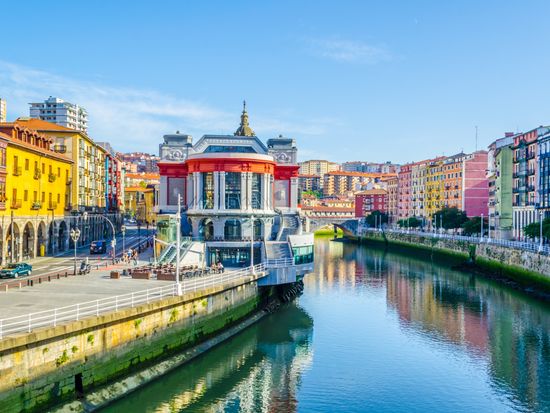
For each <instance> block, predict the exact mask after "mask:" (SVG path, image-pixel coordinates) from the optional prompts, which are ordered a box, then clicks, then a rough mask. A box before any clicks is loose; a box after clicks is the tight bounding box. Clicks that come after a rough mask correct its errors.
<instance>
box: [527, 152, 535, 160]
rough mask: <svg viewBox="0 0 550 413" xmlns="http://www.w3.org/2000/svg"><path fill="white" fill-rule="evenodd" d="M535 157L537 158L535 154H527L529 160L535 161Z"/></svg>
mask: <svg viewBox="0 0 550 413" xmlns="http://www.w3.org/2000/svg"><path fill="white" fill-rule="evenodd" d="M535 156H536V153H535V152H531V153H528V154H527V159H535Z"/></svg>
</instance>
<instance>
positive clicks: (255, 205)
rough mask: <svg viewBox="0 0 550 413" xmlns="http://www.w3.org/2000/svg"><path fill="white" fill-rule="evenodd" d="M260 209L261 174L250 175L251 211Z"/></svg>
mask: <svg viewBox="0 0 550 413" xmlns="http://www.w3.org/2000/svg"><path fill="white" fill-rule="evenodd" d="M261 207H262V174H256V173H254V174H252V209H260V208H261Z"/></svg>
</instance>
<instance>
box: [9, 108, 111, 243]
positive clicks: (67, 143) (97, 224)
mask: <svg viewBox="0 0 550 413" xmlns="http://www.w3.org/2000/svg"><path fill="white" fill-rule="evenodd" d="M15 123H16V124H18V125H20V126H23V127H26V128H28V129H33V130H36V131H38V132H40V133H43V134H45V135H47V136H49V137H50V138H51V140H52V149H53V150H54V151H55V152H57V153H59V154H62V155H65V156H67V157H68V158H70V159H71V160H72V161H73V169H72V180H71V184H70V188H71V191H70V194H71V195H70V200H71V201H70V205H69V206H68V207H67V210H68V212H69V213H70V214H71V215H72V217H73V221H74V222H77V224H76V225H78V226H79V228H80V230H81V236H80V239H79V241H78V242H79V244H80V245H86V244H88V243H90V242H91V241H93V240H98V239H104V238H106V237H108V238H111V237H112V233H111V229H110V226H109V225H108V224H107V222H106V220H105V218H108V219H109V220H110V221H111V222H112V223H113V224H114V226H115V228H116V229H117V231H118V230H119V229H120V227H121V225H122V216H121V215H120V214H118V213H106V212H107V211H106V210H105V207H106V187H105V185H106V171H105V165H106V159H105V158H106V154H107V153H106V150H105V149H104V148H103V147H101V146H100V145H98V144H96V143H95V142H94V141H93V140H92V139H91V138H90V137H89V136H88V135H86V134H85V133H84V132H82V131H77V130H73V129H69V128H66V127H64V126H60V125H57V124H55V123H50V122H46V121H43V120H40V119H31V118H19V119H17V120H16V121H15ZM84 212H87V214H88V215H87V219H86V220H83V213H84ZM73 221H71V222H73ZM69 246H72V241H71V242H70V245H69Z"/></svg>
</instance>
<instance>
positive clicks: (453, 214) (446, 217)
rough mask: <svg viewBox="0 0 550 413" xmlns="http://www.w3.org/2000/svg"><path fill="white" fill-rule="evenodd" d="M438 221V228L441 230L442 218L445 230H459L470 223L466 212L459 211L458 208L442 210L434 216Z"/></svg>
mask: <svg viewBox="0 0 550 413" xmlns="http://www.w3.org/2000/svg"><path fill="white" fill-rule="evenodd" d="M434 216H435V218H436V219H437V227H438V228H439V226H440V222H441V218H440V217H443V228H445V229H457V228H461V227H462V225H464V224H465V223H466V222H467V221H468V217H467V216H466V212H464V211H462V210H460V209H458V208H457V207H452V208H441V209H440V210H439V211H437V212H436V213H435V214H434Z"/></svg>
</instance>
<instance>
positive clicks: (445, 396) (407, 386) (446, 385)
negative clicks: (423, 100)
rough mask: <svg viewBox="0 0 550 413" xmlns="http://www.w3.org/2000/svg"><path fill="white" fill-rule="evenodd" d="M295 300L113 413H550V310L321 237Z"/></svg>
mask: <svg viewBox="0 0 550 413" xmlns="http://www.w3.org/2000/svg"><path fill="white" fill-rule="evenodd" d="M315 260H316V270H315V273H314V274H310V275H308V276H307V277H306V279H305V290H304V294H303V296H301V297H300V298H299V299H298V300H297V301H296V302H295V303H293V304H290V305H288V306H286V307H284V308H282V309H281V310H280V311H278V312H276V313H275V314H272V315H270V316H268V317H266V318H264V319H263V320H262V321H260V322H259V323H257V324H256V325H254V326H252V327H251V328H249V329H247V330H246V331H244V332H242V333H241V334H239V335H238V336H236V337H234V338H233V339H231V340H229V341H227V342H225V343H223V344H222V345H221V346H219V347H217V348H215V349H213V350H212V351H210V352H209V353H207V354H205V355H203V356H201V357H200V358H198V359H196V360H194V361H192V362H190V363H189V364H187V365H185V366H184V367H182V368H180V369H178V370H176V371H174V372H172V373H171V374H168V375H166V376H164V377H162V378H161V379H159V380H157V381H155V382H153V383H152V384H150V385H148V386H147V387H145V388H143V389H141V390H139V391H137V392H135V393H133V394H131V395H130V396H128V397H126V398H124V399H122V400H120V401H118V402H117V403H115V404H113V405H111V406H110V407H109V408H107V409H105V411H106V412H179V411H190V412H195V411H196V412H294V411H296V412H468V413H472V412H499V413H500V412H511V411H521V412H550V305H549V304H546V303H542V302H540V301H537V300H535V299H532V298H530V297H528V296H527V295H525V294H523V293H520V292H517V291H514V290H511V289H509V288H508V287H505V286H501V285H499V284H497V283H495V282H493V281H489V280H486V279H483V278H480V277H478V276H474V275H471V274H465V273H460V272H456V271H453V270H451V269H450V265H449V264H447V265H445V264H442V263H439V264H436V263H433V262H431V261H430V260H429V259H420V258H419V257H415V256H409V255H398V254H394V253H388V252H384V251H381V250H373V249H372V248H367V247H365V246H355V245H352V244H344V243H340V242H333V241H330V240H329V239H317V240H316V256H315Z"/></svg>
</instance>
